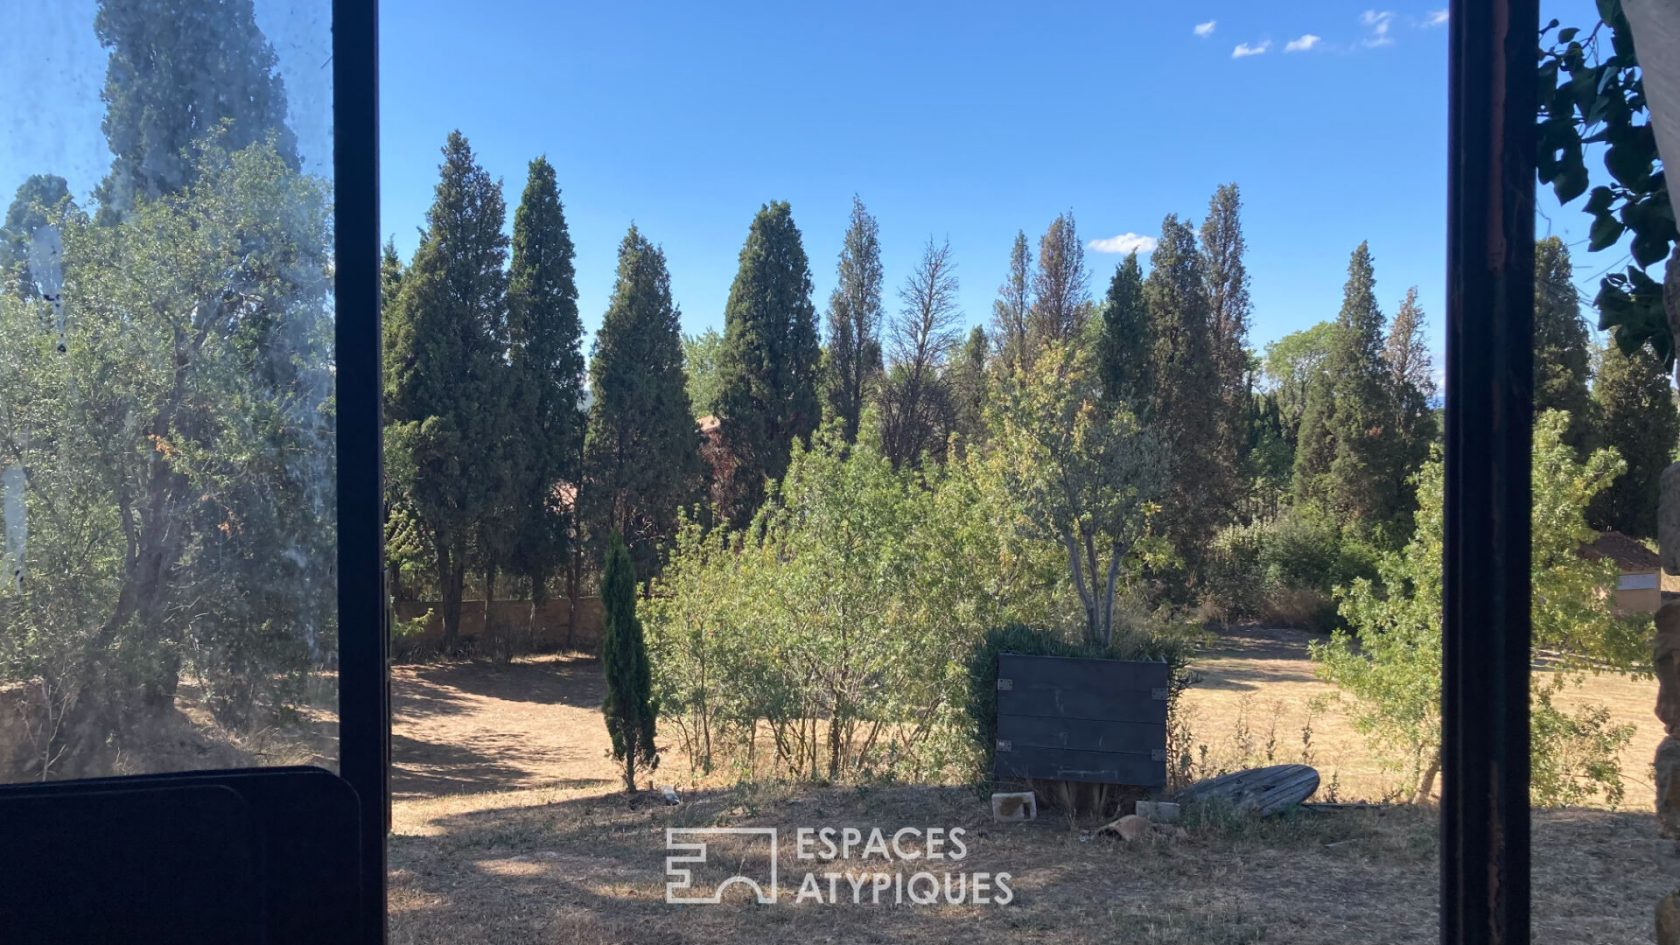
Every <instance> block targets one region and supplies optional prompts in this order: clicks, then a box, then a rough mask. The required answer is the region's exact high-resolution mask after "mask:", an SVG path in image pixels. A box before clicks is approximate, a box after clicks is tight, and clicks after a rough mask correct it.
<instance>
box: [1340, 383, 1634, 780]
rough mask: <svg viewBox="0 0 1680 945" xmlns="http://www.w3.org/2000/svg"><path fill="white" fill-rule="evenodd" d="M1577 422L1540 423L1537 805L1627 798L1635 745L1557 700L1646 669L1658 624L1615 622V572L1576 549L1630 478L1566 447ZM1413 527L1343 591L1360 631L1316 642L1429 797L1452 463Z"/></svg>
mask: <svg viewBox="0 0 1680 945" xmlns="http://www.w3.org/2000/svg"><path fill="white" fill-rule="evenodd" d="M1568 425H1569V418H1568V417H1567V416H1566V415H1564V414H1562V413H1558V412H1555V411H1553V412H1550V413H1547V414H1544V415H1542V416H1541V417H1540V418H1539V420H1538V422H1537V423H1536V426H1535V435H1534V465H1533V477H1534V482H1533V490H1534V502H1533V510H1534V511H1533V518H1534V521H1533V536H1534V547H1533V553H1532V569H1533V570H1532V580H1531V586H1532V588H1533V610H1532V618H1533V628H1534V646H1535V647H1536V649H1545V650H1548V651H1555V652H1556V653H1557V657H1556V659H1555V660H1553V661H1552V662H1551V664H1550V666H1549V667H1548V670H1547V671H1546V672H1544V673H1543V674H1537V675H1536V677H1535V679H1534V682H1533V685H1532V694H1533V712H1534V714H1533V732H1532V745H1533V755H1534V771H1535V777H1534V780H1533V785H1532V790H1533V796H1534V800H1535V802H1536V803H1539V804H1570V803H1577V802H1579V801H1581V800H1583V799H1585V798H1588V797H1590V796H1592V795H1594V794H1602V795H1603V796H1604V797H1605V798H1606V799H1607V800H1609V801H1611V802H1612V803H1613V802H1615V801H1616V800H1617V799H1618V798H1619V797H1620V796H1621V791H1622V786H1621V775H1620V770H1619V769H1618V768H1617V766H1616V760H1615V759H1616V753H1617V751H1619V750H1620V748H1621V747H1622V746H1623V745H1625V744H1626V742H1627V740H1628V739H1629V738H1630V737H1631V734H1632V732H1631V729H1630V728H1628V727H1617V726H1611V725H1610V724H1609V722H1608V718H1609V717H1608V714H1607V713H1606V712H1604V711H1603V710H1602V709H1600V708H1596V707H1588V708H1585V709H1581V710H1577V711H1576V712H1575V713H1573V714H1564V713H1563V712H1562V711H1561V710H1559V709H1558V708H1556V706H1555V705H1554V704H1553V702H1552V696H1553V695H1554V694H1555V693H1557V692H1559V691H1560V690H1561V689H1562V688H1563V687H1564V686H1565V685H1566V684H1568V683H1571V682H1575V681H1578V680H1579V678H1580V677H1581V676H1582V674H1584V673H1585V672H1587V671H1595V672H1596V671H1601V670H1603V669H1614V670H1619V671H1623V672H1630V671H1631V672H1639V671H1645V669H1646V666H1647V663H1648V659H1649V657H1648V654H1647V653H1646V652H1645V651H1644V646H1643V643H1642V640H1643V635H1644V630H1645V628H1646V627H1648V626H1649V622H1648V620H1644V621H1642V620H1639V619H1636V618H1623V617H1618V616H1616V615H1615V614H1614V613H1613V612H1612V611H1611V609H1610V602H1611V601H1612V600H1613V599H1614V594H1615V589H1616V581H1617V568H1616V565H1615V563H1614V562H1611V561H1608V560H1598V561H1593V560H1589V559H1587V558H1584V557H1582V556H1581V554H1580V547H1581V544H1582V543H1583V542H1585V541H1588V540H1590V539H1591V537H1592V534H1593V533H1592V531H1591V529H1590V528H1588V527H1587V524H1586V520H1585V518H1584V510H1585V508H1586V506H1587V503H1588V502H1589V501H1590V500H1591V499H1592V497H1593V496H1594V495H1596V494H1598V493H1599V492H1600V491H1602V490H1603V489H1604V488H1605V487H1606V486H1607V485H1608V484H1609V482H1610V481H1611V480H1612V479H1613V478H1614V477H1615V476H1616V475H1617V474H1618V473H1619V472H1620V469H1621V466H1622V464H1621V461H1620V460H1619V459H1617V458H1616V456H1615V454H1614V453H1612V452H1610V451H1608V450H1599V451H1597V452H1595V453H1593V454H1592V455H1591V456H1588V457H1586V458H1584V459H1582V458H1578V457H1577V455H1576V453H1575V451H1574V450H1573V449H1572V448H1571V447H1570V446H1569V445H1568V444H1567V443H1566V442H1564V433H1565V431H1566V430H1567V428H1568ZM1418 494H1419V500H1420V501H1419V508H1418V513H1417V532H1416V534H1415V535H1414V536H1413V537H1412V540H1411V542H1410V543H1408V544H1407V545H1406V547H1405V548H1403V549H1401V550H1400V551H1398V552H1393V553H1389V554H1386V555H1384V556H1383V558H1382V559H1381V561H1380V563H1379V565H1378V571H1379V578H1378V580H1376V581H1372V580H1367V579H1359V580H1356V581H1355V582H1354V583H1353V585H1352V586H1351V587H1349V588H1347V589H1346V591H1345V592H1344V594H1343V598H1342V615H1343V617H1344V618H1346V620H1347V621H1348V623H1349V625H1350V626H1351V627H1352V632H1341V631H1338V632H1337V633H1336V634H1335V636H1334V637H1333V638H1332V640H1331V642H1330V643H1328V644H1324V645H1319V646H1315V647H1314V648H1313V659H1314V660H1315V661H1316V662H1317V663H1318V664H1319V665H1318V668H1319V672H1320V674H1321V675H1322V676H1324V678H1326V679H1328V680H1330V681H1331V682H1334V683H1336V684H1337V685H1338V686H1340V687H1342V689H1343V690H1344V691H1346V692H1347V693H1348V694H1349V695H1351V696H1353V697H1354V700H1355V703H1356V715H1355V724H1356V725H1358V726H1359V728H1360V730H1361V731H1362V732H1364V733H1366V734H1367V735H1368V736H1370V737H1371V738H1372V740H1373V744H1375V745H1377V746H1378V747H1380V748H1381V749H1383V750H1385V751H1386V752H1388V753H1389V756H1390V759H1391V761H1392V762H1393V763H1395V764H1396V766H1397V767H1398V768H1399V770H1400V771H1401V772H1402V773H1403V775H1404V776H1405V777H1406V778H1407V781H1408V784H1409V785H1412V787H1411V789H1410V793H1411V794H1412V795H1413V796H1414V797H1420V798H1421V797H1426V796H1427V795H1428V793H1429V789H1430V787H1431V785H1432V783H1433V781H1434V777H1435V774H1436V773H1437V772H1438V771H1439V767H1440V735H1441V718H1440V705H1441V619H1442V616H1441V575H1442V558H1441V555H1442V532H1441V527H1442V505H1443V491H1442V469H1441V464H1440V462H1439V461H1438V460H1436V461H1432V462H1430V463H1429V465H1427V466H1426V467H1424V470H1423V472H1422V473H1421V474H1420V476H1419V493H1418Z"/></svg>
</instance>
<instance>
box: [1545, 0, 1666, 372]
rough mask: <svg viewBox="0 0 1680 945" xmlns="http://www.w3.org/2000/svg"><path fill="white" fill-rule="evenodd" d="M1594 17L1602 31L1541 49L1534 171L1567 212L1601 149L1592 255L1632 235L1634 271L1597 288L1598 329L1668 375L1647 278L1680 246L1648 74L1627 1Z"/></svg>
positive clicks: (1655, 289)
mask: <svg viewBox="0 0 1680 945" xmlns="http://www.w3.org/2000/svg"><path fill="white" fill-rule="evenodd" d="M1598 13H1599V16H1600V18H1601V19H1600V20H1599V22H1598V25H1596V26H1594V27H1593V28H1592V29H1591V30H1588V31H1585V32H1586V35H1584V36H1583V35H1581V34H1582V32H1583V31H1582V30H1580V29H1577V28H1575V27H1564V28H1563V29H1559V30H1558V31H1557V33H1556V35H1555V42H1554V43H1553V45H1551V46H1549V47H1548V46H1544V45H1542V46H1541V47H1540V49H1539V56H1538V61H1539V63H1540V65H1539V72H1540V74H1539V80H1540V81H1539V85H1540V96H1539V98H1540V101H1539V105H1540V113H1539V116H1538V117H1539V123H1538V127H1537V128H1536V131H1537V132H1538V136H1539V139H1540V150H1539V160H1538V168H1537V169H1538V171H1539V174H1540V182H1541V183H1543V184H1551V185H1552V191H1553V193H1554V194H1555V195H1556V196H1557V200H1558V203H1559V204H1560V205H1568V204H1569V203H1572V202H1573V201H1575V200H1576V199H1577V198H1579V197H1580V196H1581V195H1582V194H1585V193H1587V188H1588V186H1589V185H1590V184H1591V180H1590V176H1589V174H1588V172H1587V165H1586V155H1587V152H1588V151H1589V150H1597V149H1598V148H1600V147H1602V148H1603V150H1602V152H1600V153H1602V155H1603V164H1604V169H1605V170H1606V171H1608V172H1609V180H1607V181H1606V182H1605V183H1603V184H1600V185H1598V186H1596V187H1593V188H1592V193H1591V195H1590V196H1588V197H1587V202H1586V204H1585V205H1584V206H1583V207H1582V210H1583V212H1585V213H1586V214H1587V215H1588V216H1591V217H1592V218H1593V222H1592V227H1591V229H1590V230H1589V233H1588V236H1589V239H1588V243H1587V249H1588V250H1589V251H1590V252H1595V253H1596V252H1599V251H1601V250H1605V249H1609V248H1610V247H1612V246H1617V245H1620V244H1621V241H1622V239H1623V237H1624V236H1626V237H1628V240H1627V243H1626V245H1627V249H1628V253H1629V255H1631V256H1632V257H1633V265H1630V266H1628V267H1627V268H1626V270H1624V271H1622V272H1612V273H1609V274H1607V275H1606V276H1604V278H1603V279H1601V280H1600V281H1599V291H1598V296H1597V297H1596V298H1595V299H1594V300H1593V307H1594V308H1596V309H1598V313H1599V325H1600V327H1601V328H1607V329H1611V330H1612V331H1613V332H1614V334H1615V338H1616V343H1617V345H1619V346H1620V347H1621V349H1622V352H1623V353H1624V354H1625V353H1628V352H1631V351H1633V350H1634V349H1635V348H1637V347H1639V346H1641V345H1647V344H1648V345H1650V346H1651V349H1652V350H1653V351H1655V352H1656V353H1657V356H1658V357H1659V358H1661V359H1662V362H1663V364H1664V366H1665V369H1666V368H1667V367H1669V366H1672V365H1673V363H1674V338H1673V335H1672V333H1671V331H1670V326H1669V319H1668V316H1667V314H1666V312H1665V310H1664V303H1663V287H1662V285H1660V284H1659V283H1658V282H1657V281H1656V280H1654V279H1652V278H1651V277H1650V276H1649V275H1648V274H1647V270H1649V269H1650V267H1651V266H1653V265H1655V264H1657V263H1659V262H1662V261H1663V260H1664V259H1665V258H1668V257H1669V247H1670V246H1671V245H1673V243H1674V242H1675V239H1676V233H1675V228H1674V206H1673V203H1672V201H1671V200H1670V199H1669V192H1668V186H1667V183H1666V177H1665V176H1664V173H1663V167H1662V158H1661V155H1659V154H1658V153H1657V139H1656V135H1655V134H1653V133H1652V130H1651V114H1650V104H1649V102H1648V101H1647V100H1646V97H1645V75H1644V72H1643V71H1642V70H1641V69H1640V66H1639V56H1638V53H1637V52H1636V50H1635V49H1634V43H1633V30H1632V28H1631V27H1630V26H1629V24H1628V20H1627V16H1626V14H1624V13H1623V12H1622V4H1621V0H1600V2H1599V4H1598ZM1557 26H1558V21H1557V20H1552V21H1551V22H1550V23H1548V24H1547V25H1546V28H1545V29H1543V30H1542V31H1541V34H1540V36H1541V41H1542V42H1546V41H1547V39H1546V37H1547V36H1548V35H1549V34H1551V33H1552V30H1553V29H1556V28H1557ZM1606 41H1608V43H1609V47H1610V48H1609V49H1608V51H1607V50H1606V49H1605V48H1604V43H1605V42H1606Z"/></svg>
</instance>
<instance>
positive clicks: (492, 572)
mask: <svg viewBox="0 0 1680 945" xmlns="http://www.w3.org/2000/svg"><path fill="white" fill-rule="evenodd" d="M495 603H496V566H495V565H493V564H488V565H485V566H484V630H483V633H484V636H485V638H486V639H489V637H490V632H491V630H490V611H491V608H492V606H493V605H494V604H495Z"/></svg>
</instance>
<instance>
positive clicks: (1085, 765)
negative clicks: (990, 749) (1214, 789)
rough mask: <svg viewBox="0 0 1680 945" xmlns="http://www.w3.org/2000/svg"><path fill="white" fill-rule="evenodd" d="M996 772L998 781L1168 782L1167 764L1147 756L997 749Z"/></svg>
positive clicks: (1152, 784) (1151, 784)
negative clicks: (1028, 779) (1032, 779)
mask: <svg viewBox="0 0 1680 945" xmlns="http://www.w3.org/2000/svg"><path fill="white" fill-rule="evenodd" d="M995 774H996V776H997V778H998V779H999V780H1005V779H1025V778H1041V779H1045V780H1053V781H1092V782H1095V783H1098V784H1130V785H1136V786H1138V787H1159V786H1161V785H1163V784H1166V783H1167V763H1166V762H1165V761H1164V760H1163V761H1154V760H1151V758H1150V757H1149V756H1148V755H1134V754H1119V753H1116V752H1106V751H1066V750H1064V749H1060V748H1025V749H1022V750H1020V751H1013V750H1012V751H999V752H998V753H997V762H996V771H995Z"/></svg>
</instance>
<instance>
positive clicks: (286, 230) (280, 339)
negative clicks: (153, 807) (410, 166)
mask: <svg viewBox="0 0 1680 945" xmlns="http://www.w3.org/2000/svg"><path fill="white" fill-rule="evenodd" d="M10 19H11V24H12V28H11V29H8V30H7V31H5V34H4V37H3V38H0V86H3V87H4V88H5V89H6V90H7V91H6V92H5V93H4V95H3V96H0V129H3V130H4V131H3V143H0V191H3V192H4V194H5V195H7V196H8V198H9V201H10V202H9V206H8V207H7V210H6V216H5V220H4V227H3V229H0V275H3V286H0V499H3V502H0V509H3V512H4V521H5V532H4V534H5V546H4V554H3V560H4V574H3V580H0V781H23V780H40V779H57V778H75V777H89V776H100V775H111V774H137V773H147V772H166V771H180V770H189V769H201V768H223V767H243V766H251V765H274V764H293V763H314V764H323V765H326V766H329V767H336V765H337V755H338V752H337V746H336V743H335V738H336V735H335V728H336V715H337V676H336V671H335V664H336V651H337V638H338V629H337V618H336V579H335V573H334V572H335V569H336V562H335V547H336V539H335V515H336V511H335V498H334V494H335V489H334V470H333V457H334V423H333V413H334V406H333V386H334V385H333V334H332V332H333V303H332V271H333V232H332V226H331V208H332V199H333V188H332V120H331V85H330V76H331V72H330V70H329V69H327V68H325V67H324V66H325V64H327V62H328V60H329V53H330V35H331V33H330V30H331V15H330V4H329V3H328V2H327V0H317V2H298V3H287V2H268V0H263V2H257V3H255V4H253V3H252V2H251V0H232V2H212V0H74V2H68V3H60V2H56V0H53V2H49V0H24V2H23V4H22V5H21V7H17V6H16V5H14V8H13V9H12V11H11V16H10Z"/></svg>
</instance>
